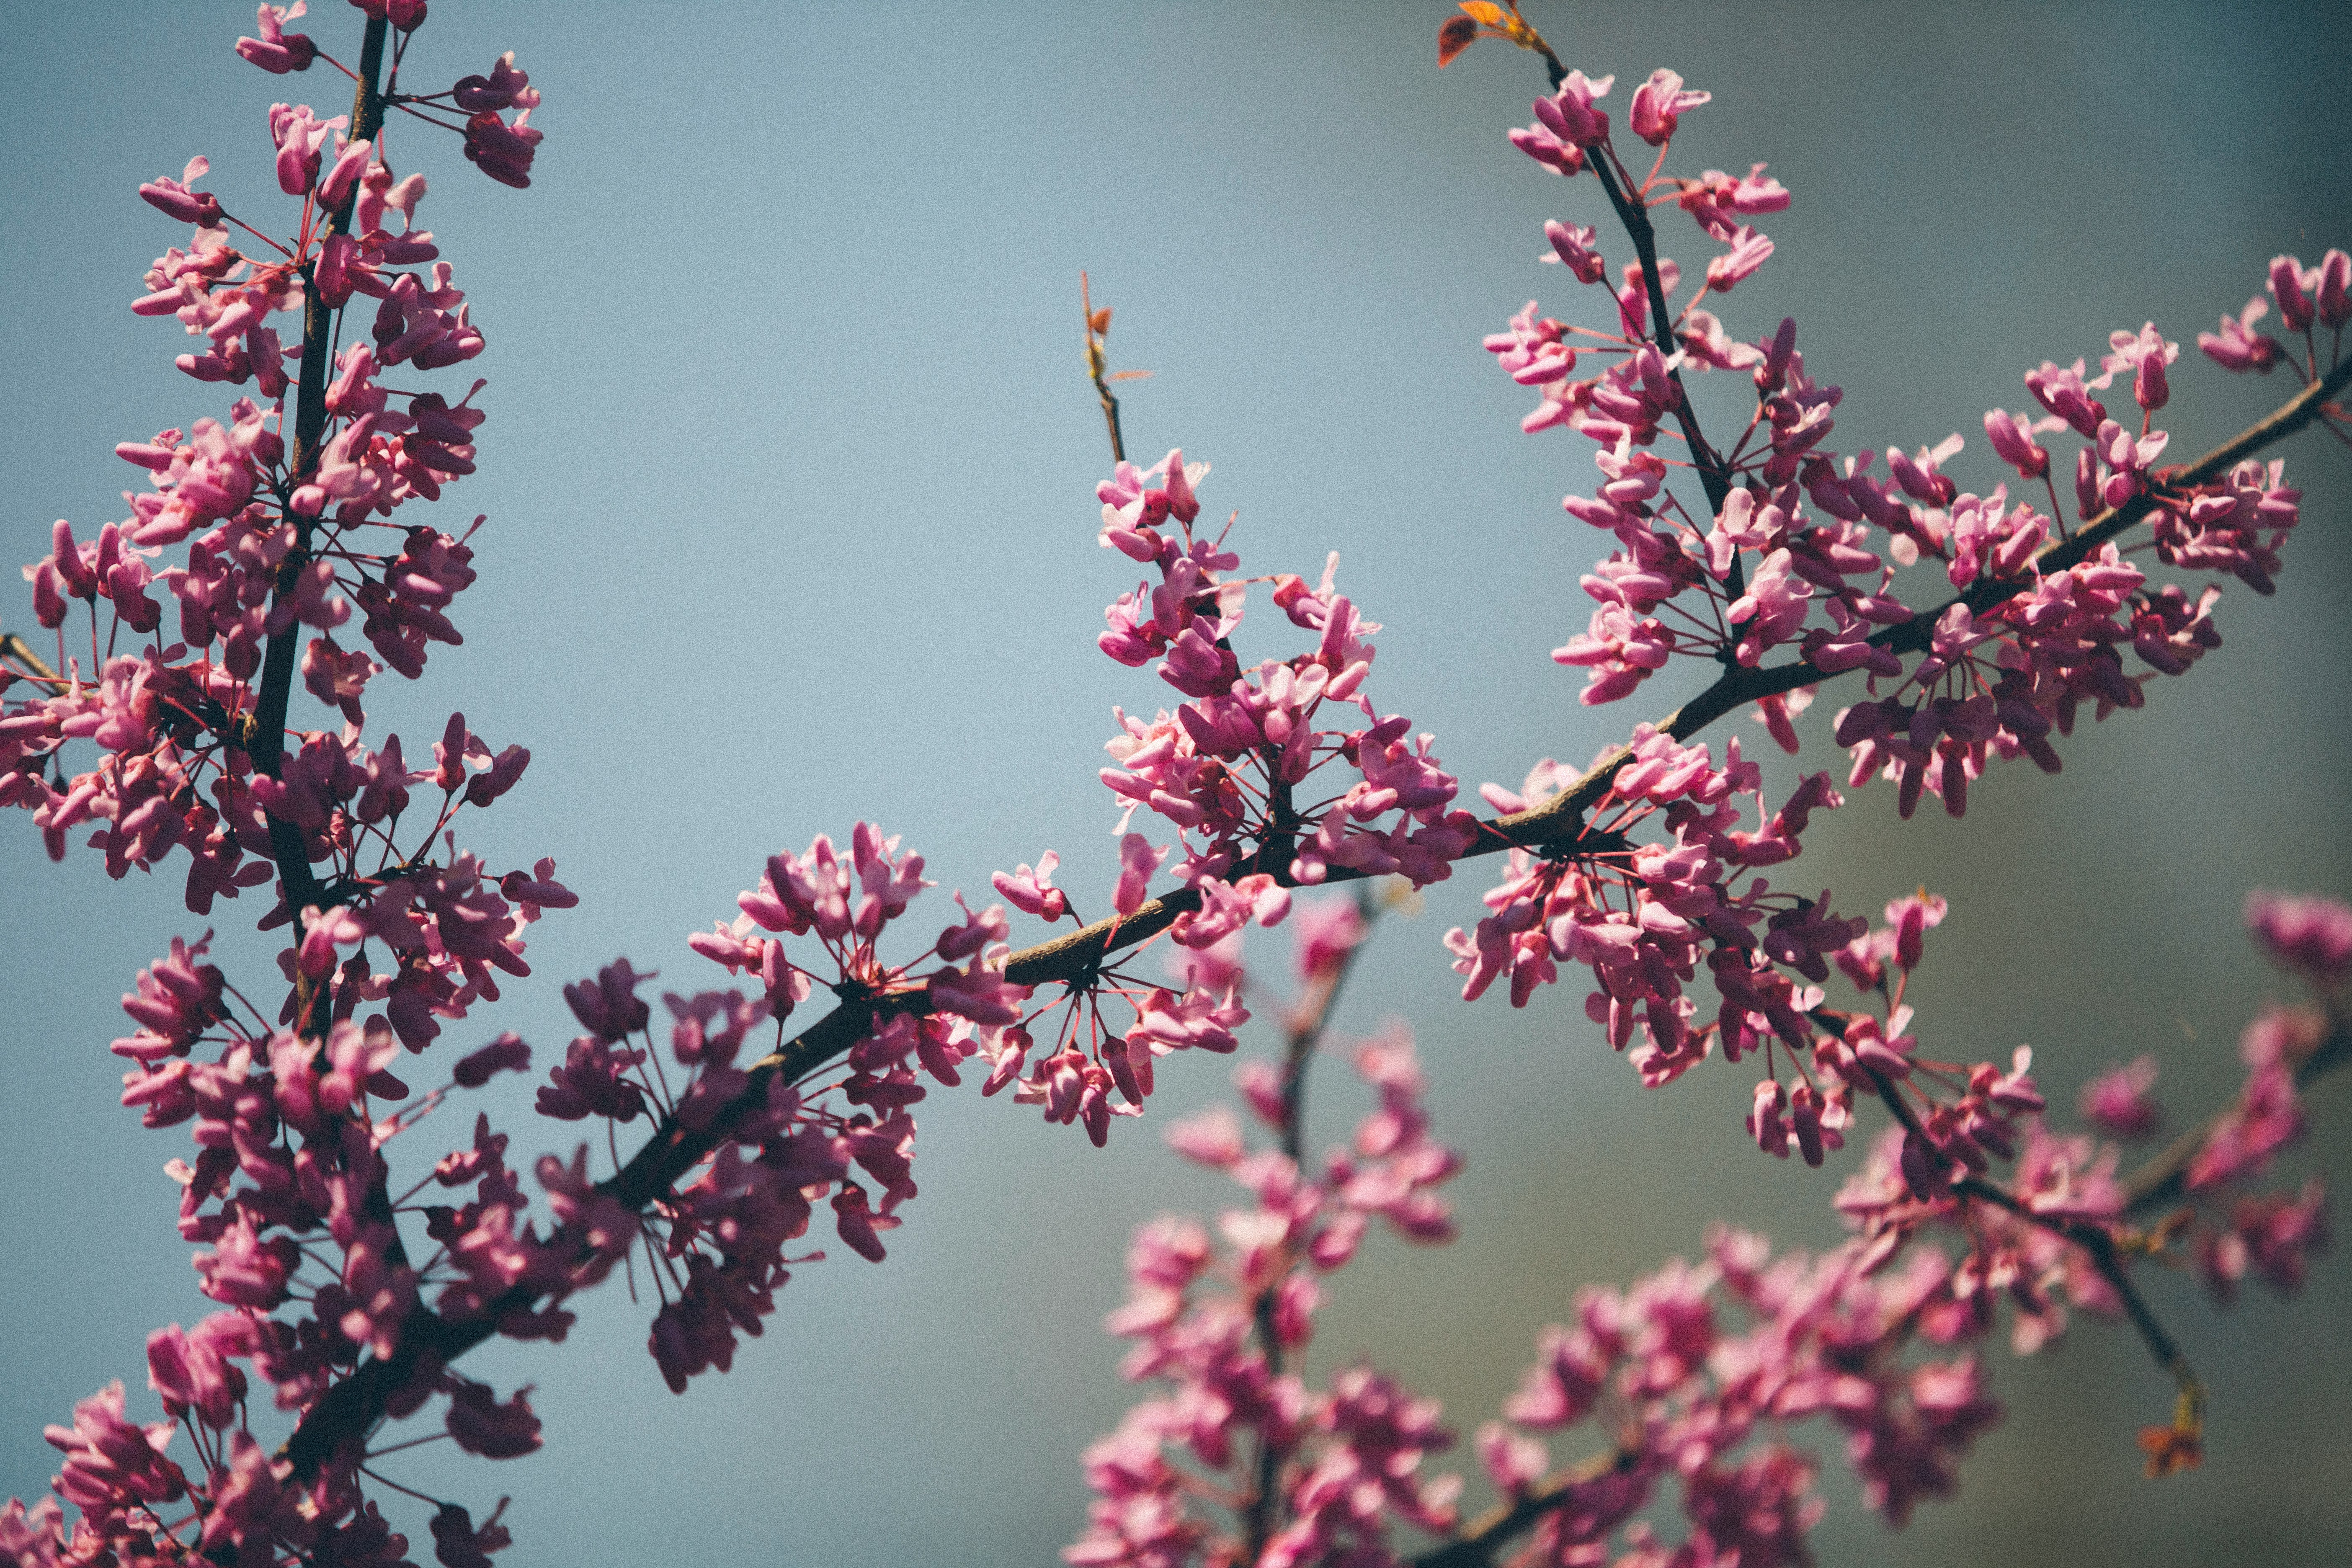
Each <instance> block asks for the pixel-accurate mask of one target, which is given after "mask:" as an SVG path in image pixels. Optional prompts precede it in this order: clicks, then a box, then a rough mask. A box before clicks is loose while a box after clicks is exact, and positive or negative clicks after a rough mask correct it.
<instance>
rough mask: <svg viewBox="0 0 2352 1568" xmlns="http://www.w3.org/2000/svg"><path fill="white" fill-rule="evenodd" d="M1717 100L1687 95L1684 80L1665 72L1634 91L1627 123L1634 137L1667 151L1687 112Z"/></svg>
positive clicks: (1701, 94) (1659, 71) (1652, 75)
mask: <svg viewBox="0 0 2352 1568" xmlns="http://www.w3.org/2000/svg"><path fill="white" fill-rule="evenodd" d="M1714 98H1715V95H1714V94H1713V93H1711V92H1686V91H1685V90H1684V89H1683V79H1682V78H1681V77H1679V76H1677V75H1675V73H1674V72H1673V71H1670V70H1666V69H1664V68H1659V69H1657V70H1654V71H1652V72H1651V73H1650V79H1649V80H1647V81H1645V82H1643V84H1642V85H1641V86H1640V87H1637V88H1635V89H1633V108H1632V109H1631V110H1628V112H1627V121H1626V122H1627V123H1628V124H1630V125H1631V126H1632V127H1633V134H1634V135H1636V136H1639V137H1640V138H1641V139H1642V140H1643V141H1644V142H1648V143H1649V144H1650V145H1651V146H1653V147H1663V146H1664V145H1665V144H1666V142H1667V141H1668V140H1669V139H1670V138H1672V137H1673V135H1674V133H1675V125H1676V124H1677V123H1678V122H1679V121H1680V120H1681V117H1682V115H1683V113H1684V111H1685V110H1692V109H1696V108H1697V107H1698V106H1699V105H1700V104H1702V103H1708V102H1712V101H1713V100H1714Z"/></svg>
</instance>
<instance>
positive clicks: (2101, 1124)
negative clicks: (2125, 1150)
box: [2081, 1056, 2164, 1139]
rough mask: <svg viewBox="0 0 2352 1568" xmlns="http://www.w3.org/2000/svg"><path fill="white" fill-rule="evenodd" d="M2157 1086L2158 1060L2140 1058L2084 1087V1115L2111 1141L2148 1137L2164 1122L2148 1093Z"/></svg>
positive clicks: (2162, 1115)
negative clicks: (2111, 1139)
mask: <svg viewBox="0 0 2352 1568" xmlns="http://www.w3.org/2000/svg"><path fill="white" fill-rule="evenodd" d="M2155 1086H2156V1058H2154V1057H2148V1056H2143V1057H2140V1058H2137V1060H2135V1061H2133V1062H2132V1063H2131V1064H2130V1065H2129V1066H2128V1067H2118V1068H2113V1069H2111V1070H2109V1071H2107V1072H2105V1073H2103V1074H2101V1075H2100V1076H2099V1077H2097V1078H2095V1079H2092V1080H2091V1081H2090V1082H2089V1083H2087V1084H2084V1086H2083V1097H2082V1100H2081V1105H2082V1110H2083V1116H2084V1120H2086V1121H2090V1122H2091V1123H2092V1124H2093V1125H2094V1126H2095V1127H2097V1128H2098V1129H2099V1131H2102V1132H2105V1134H2107V1136H2109V1137H2110V1138H2124V1139H2131V1138H2146V1137H2147V1136H2149V1135H2150V1134H2152V1133H2154V1132H2155V1131H2156V1130H2157V1128H2158V1126H2159V1125H2161V1124H2162V1122H2163V1120H2164V1112H2163V1111H2162V1110H2160V1109H2159V1108H2158V1105H2157V1103H2156V1100H2154V1099H2153V1098H2152V1097H2151V1096H2150V1095H2149V1093H2148V1090H2149V1089H2153V1088H2154V1087H2155Z"/></svg>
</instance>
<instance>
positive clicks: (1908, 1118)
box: [1863, 1067, 2205, 1415]
mask: <svg viewBox="0 0 2352 1568" xmlns="http://www.w3.org/2000/svg"><path fill="white" fill-rule="evenodd" d="M1863 1070H1864V1072H1866V1073H1868V1074H1869V1075H1870V1082H1871V1087H1872V1088H1873V1089H1874V1091H1875V1092H1876V1093H1877V1095H1878V1099H1879V1101H1880V1103H1881V1104H1883V1105H1885V1107H1886V1109H1887V1110H1888V1111H1889V1112H1890V1113H1891V1114H1892V1115H1893V1116H1894V1118H1895V1121H1899V1122H1901V1123H1902V1124H1903V1131H1905V1132H1906V1134H1908V1135H1909V1136H1911V1137H1913V1138H1916V1139H1918V1140H1920V1141H1921V1142H1923V1143H1926V1142H1927V1131H1926V1130H1925V1129H1923V1128H1922V1127H1921V1126H1920V1125H1919V1119H1918V1117H1916V1115H1914V1114H1913V1113H1912V1110H1911V1107H1910V1106H1909V1105H1908V1104H1906V1102H1905V1101H1904V1099H1903V1096H1902V1093H1901V1091H1899V1090H1898V1089H1896V1088H1895V1083H1894V1080H1893V1079H1889V1078H1888V1077H1887V1076H1886V1075H1885V1073H1883V1072H1881V1071H1879V1070H1878V1069H1877V1068H1874V1067H1864V1069H1863ZM1929 1146H1930V1147H1932V1144H1930V1145H1929ZM1952 1190H1953V1191H1955V1192H1957V1193H1959V1194H1962V1195H1963V1196H1966V1197H1970V1198H1975V1199H1977V1200H1978V1201H1979V1202H1980V1203H1988V1204H1990V1205H1993V1207H1995V1208H1998V1209H2001V1210H2004V1211H2006V1212H2007V1213H2009V1214H2012V1215H2016V1216H2017V1217H2018V1218H2020V1219H2021V1220H2024V1221H2026V1222H2027V1223H2029V1224H2031V1225H2036V1226H2041V1227H2042V1229H2043V1230H2046V1231H2048V1232H2050V1234H2051V1235H2053V1236H2054V1237H2058V1238H2059V1239H2060V1240H2061V1241H2064V1242H2067V1243H2070V1244H2072V1245H2073V1246H2075V1247H2081V1248H2082V1249H2083V1252H2084V1256H2086V1257H2088V1258H2090V1260H2091V1267H2092V1268H2095V1269H2097V1270H2098V1273H2099V1278H2100V1279H2105V1281H2106V1282H2107V1285H2108V1288H2109V1289H2112V1290H2114V1291H2115V1293H2116V1297H2117V1298H2118V1299H2119V1300H2121V1301H2122V1302H2123V1304H2124V1313H2125V1315H2126V1317H2128V1318H2130V1319H2131V1322H2132V1327H2133V1328H2135V1329H2137V1331H2139V1337H2140V1339H2141V1341H2142V1342H2144V1343H2146V1344H2147V1353H2148V1354H2149V1355H2150V1356H2152V1357H2154V1358H2155V1361H2156V1364H2157V1365H2158V1366H2159V1367H2162V1368H2163V1369H2164V1370H2165V1371H2166V1372H2168V1373H2171V1375H2172V1380H2173V1382H2174V1384H2176V1385H2177V1386H2178V1387H2179V1390H2180V1395H2181V1400H2182V1405H2183V1408H2184V1409H2186V1410H2189V1411H2191V1412H2195V1413H2198V1414H2200V1415H2201V1413H2202V1412H2203V1410H2204V1408H2205V1387H2204V1384H2202V1383H2200V1381H2199V1380H2198V1377H2197V1373H2196V1371H2195V1370H2194V1369H2193V1368H2191V1367H2190V1366H2189V1358H2188V1357H2187V1356H2185V1355H2183V1354H2182V1353H2181V1352H2180V1347H2179V1344H2178V1343H2176V1342H2174V1341H2173V1338H2172V1336H2171V1335H2170V1334H2168V1333H2167V1332H2166V1331H2165V1329H2164V1325H2163V1324H2162V1323H2160V1322H2158V1321H2157V1318H2156V1314H2155V1313H2154V1312H2153V1311H2151V1310H2149V1309H2148V1305H2147V1301H2146V1300H2144V1299H2142V1297H2141V1296H2140V1293H2139V1289H2138V1287H2137V1286H2135V1285H2134V1284H2133V1283H2132V1282H2131V1277H2130V1276H2129V1275H2128V1274H2126V1272H2125V1271H2124V1267H2123V1259H2122V1258H2120V1257H2119V1256H2117V1254H2116V1238H2115V1235H2114V1233H2113V1232H2111V1231H2110V1230H2109V1229H2108V1228H2107V1226H2105V1225H2102V1224H2101V1223H2099V1222H2098V1221H2096V1220H2089V1219H2082V1218H2078V1217H2076V1216H2074V1215H2055V1214H2044V1213H2042V1211H2041V1210H2039V1209H2036V1208H2033V1207H2032V1205H2028V1204H2027V1203H2025V1202H2024V1201H2023V1200H2022V1199H2021V1198H2019V1197H2017V1196H2016V1195H2015V1194H2012V1193H2011V1192H2009V1191H2007V1190H2006V1189H2005V1188H2002V1187H2000V1186H1999V1185H1997V1184H1994V1183H1991V1182H1988V1181H1985V1180H1984V1179H1983V1178H1981V1177H1979V1176H1963V1177H1961V1178H1960V1179H1959V1180H1958V1181H1957V1182H1954V1183H1953V1184H1952Z"/></svg>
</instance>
